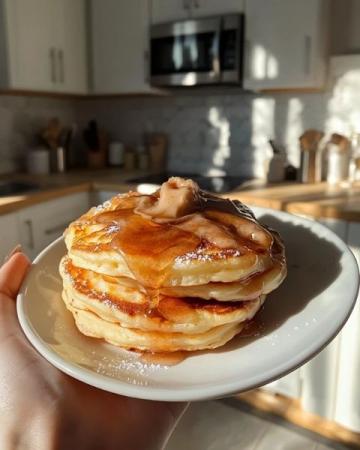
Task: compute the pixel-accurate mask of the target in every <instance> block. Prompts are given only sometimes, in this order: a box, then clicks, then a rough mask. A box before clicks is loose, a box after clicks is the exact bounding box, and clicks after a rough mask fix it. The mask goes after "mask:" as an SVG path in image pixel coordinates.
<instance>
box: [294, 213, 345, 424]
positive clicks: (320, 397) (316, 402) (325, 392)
mask: <svg viewBox="0 0 360 450" xmlns="http://www.w3.org/2000/svg"><path fill="white" fill-rule="evenodd" d="M319 222H320V223H322V224H323V225H325V226H326V227H328V228H329V229H330V230H331V231H333V232H334V233H335V234H337V235H338V236H339V237H340V238H341V239H342V240H343V241H346V237H347V222H345V221H343V220H337V219H321V220H319ZM340 339H341V338H340V335H339V336H337V337H336V338H335V339H334V340H333V341H332V342H331V343H330V344H329V345H328V346H327V347H326V348H325V349H324V350H323V351H321V352H320V353H319V354H318V355H317V356H315V358H313V359H312V360H311V361H310V362H308V363H307V364H305V365H304V366H302V367H301V369H300V377H301V403H302V407H303V409H304V410H305V411H308V412H311V413H313V414H317V415H319V416H321V417H324V418H326V419H329V420H333V419H334V413H335V402H336V390H337V369H338V358H339V347H340Z"/></svg>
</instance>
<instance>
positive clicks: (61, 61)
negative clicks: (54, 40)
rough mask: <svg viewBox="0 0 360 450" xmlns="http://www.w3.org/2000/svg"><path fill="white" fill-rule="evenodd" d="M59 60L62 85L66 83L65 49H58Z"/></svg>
mask: <svg viewBox="0 0 360 450" xmlns="http://www.w3.org/2000/svg"><path fill="white" fill-rule="evenodd" d="M58 60H59V81H60V83H64V82H65V61H64V60H65V58H64V51H63V49H61V48H60V49H58Z"/></svg>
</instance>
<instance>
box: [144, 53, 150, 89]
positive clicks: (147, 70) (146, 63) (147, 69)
mask: <svg viewBox="0 0 360 450" xmlns="http://www.w3.org/2000/svg"><path fill="white" fill-rule="evenodd" d="M149 61H150V58H149V51H148V50H145V51H144V80H145V83H148V82H149V81H150V67H149Z"/></svg>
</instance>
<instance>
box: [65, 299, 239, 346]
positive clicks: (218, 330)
mask: <svg viewBox="0 0 360 450" xmlns="http://www.w3.org/2000/svg"><path fill="white" fill-rule="evenodd" d="M63 298H64V301H65V303H66V304H67V307H68V309H69V310H70V311H71V312H72V314H73V316H74V319H75V323H76V326H77V328H78V329H79V330H80V331H81V332H82V333H83V334H85V335H86V336H90V337H94V338H99V339H104V340H105V341H106V342H108V343H110V344H113V345H116V346H119V347H122V348H125V349H128V350H139V351H149V352H176V351H179V350H183V351H195V350H205V349H214V348H217V347H220V346H222V345H224V344H226V342H228V341H230V340H231V339H232V338H233V337H234V336H235V335H236V334H238V333H240V331H241V330H242V329H243V327H244V324H245V322H242V323H231V324H226V325H220V326H218V327H215V328H212V329H211V330H209V331H207V332H205V333H199V334H184V333H162V332H159V331H142V330H138V329H133V328H125V327H123V326H121V325H120V324H119V323H116V322H107V321H106V320H104V319H102V318H100V317H99V316H97V315H96V314H94V313H93V312H90V311H85V310H81V309H77V308H75V307H73V306H72V305H71V304H70V303H69V302H68V300H67V297H66V294H64V295H63Z"/></svg>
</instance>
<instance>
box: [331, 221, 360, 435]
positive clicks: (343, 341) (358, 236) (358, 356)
mask: <svg viewBox="0 0 360 450" xmlns="http://www.w3.org/2000/svg"><path fill="white" fill-rule="evenodd" d="M347 244H348V245H349V246H350V248H351V250H352V251H353V253H354V255H355V257H356V259H357V261H358V264H359V265H360V223H349V228H348V239H347ZM339 300H341V299H339ZM359 374H360V296H359V297H358V299H357V303H356V305H355V308H354V310H353V312H352V314H351V316H350V318H349V320H348V322H347V323H346V325H345V326H344V328H343V330H342V331H341V333H340V348H339V361H338V379H337V392H336V407H335V416H334V420H335V421H336V422H338V423H340V424H341V425H343V426H345V427H347V428H350V429H351V430H353V431H356V432H357V433H359V432H360V383H359Z"/></svg>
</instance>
